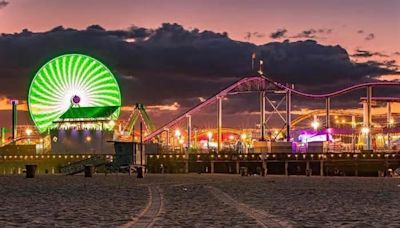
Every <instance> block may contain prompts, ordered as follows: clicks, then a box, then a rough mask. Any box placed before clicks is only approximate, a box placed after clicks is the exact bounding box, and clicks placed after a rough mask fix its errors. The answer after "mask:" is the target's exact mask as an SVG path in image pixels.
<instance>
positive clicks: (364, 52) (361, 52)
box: [351, 49, 389, 58]
mask: <svg viewBox="0 0 400 228" xmlns="http://www.w3.org/2000/svg"><path fill="white" fill-rule="evenodd" d="M351 56H352V57H355V58H370V57H373V56H379V57H389V56H388V55H386V54H384V53H381V52H372V51H367V50H361V49H357V50H356V51H355V53H354V54H352V55H351Z"/></svg>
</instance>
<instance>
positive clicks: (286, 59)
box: [260, 40, 392, 88]
mask: <svg viewBox="0 0 400 228" xmlns="http://www.w3.org/2000/svg"><path fill="white" fill-rule="evenodd" d="M260 49H261V58H263V59H264V65H265V71H266V72H267V73H268V74H269V75H270V76H271V77H273V78H276V79H277V80H280V81H284V82H293V83H297V84H298V85H300V86H301V85H307V86H308V87H310V86H311V85H318V86H317V87H315V88H321V87H319V86H323V85H329V86H330V87H332V88H335V87H336V88H337V87H340V86H339V85H341V84H340V83H342V82H345V83H346V84H352V83H356V82H360V81H366V80H369V79H372V78H374V77H376V76H379V75H381V74H389V73H392V71H391V70H389V69H386V68H381V67H378V66H376V65H370V64H368V63H354V62H352V61H351V60H350V58H349V54H348V53H347V51H346V50H345V49H344V48H342V47H340V46H339V45H336V46H324V45H321V44H318V43H317V42H316V41H313V40H306V41H297V42H283V43H278V42H275V43H269V44H265V45H263V46H261V47H260ZM367 75H368V76H369V78H367V77H366V76H367ZM311 87H312V86H311Z"/></svg>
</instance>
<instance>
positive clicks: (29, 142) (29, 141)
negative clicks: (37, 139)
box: [25, 128, 32, 144]
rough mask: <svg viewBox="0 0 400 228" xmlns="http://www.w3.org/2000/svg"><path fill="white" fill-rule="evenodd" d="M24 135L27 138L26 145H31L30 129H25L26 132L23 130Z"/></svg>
mask: <svg viewBox="0 0 400 228" xmlns="http://www.w3.org/2000/svg"><path fill="white" fill-rule="evenodd" d="M25 133H26V136H27V137H28V144H31V138H30V137H31V134H32V129H30V128H27V129H26V130H25Z"/></svg>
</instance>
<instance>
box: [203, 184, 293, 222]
mask: <svg viewBox="0 0 400 228" xmlns="http://www.w3.org/2000/svg"><path fill="white" fill-rule="evenodd" d="M206 188H207V189H208V190H209V191H210V192H211V193H212V194H213V195H214V197H215V198H216V199H218V200H219V201H221V202H223V203H225V204H227V205H229V206H231V207H233V208H235V209H237V210H238V211H239V212H241V213H244V214H246V215H247V216H248V217H250V218H253V219H254V220H256V222H257V223H258V224H259V225H260V226H262V227H294V223H293V222H289V221H287V220H282V219H279V218H277V217H276V216H274V215H271V214H269V213H267V212H266V211H263V210H257V209H254V208H252V207H250V206H249V205H247V204H244V203H240V202H238V201H236V200H235V199H233V198H232V197H231V196H229V195H228V194H226V193H225V192H223V191H221V190H219V189H217V188H215V187H212V186H206Z"/></svg>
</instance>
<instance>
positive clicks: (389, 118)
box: [386, 102, 393, 149]
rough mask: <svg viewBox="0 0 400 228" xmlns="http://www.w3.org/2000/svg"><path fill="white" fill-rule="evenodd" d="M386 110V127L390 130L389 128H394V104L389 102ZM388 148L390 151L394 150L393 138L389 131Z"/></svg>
mask: <svg viewBox="0 0 400 228" xmlns="http://www.w3.org/2000/svg"><path fill="white" fill-rule="evenodd" d="M386 108H387V120H386V122H387V124H386V127H387V128H388V129H389V128H391V127H392V123H393V122H392V121H393V120H392V103H391V102H387V103H386ZM387 147H388V149H392V139H391V136H390V133H389V131H388V133H387Z"/></svg>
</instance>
